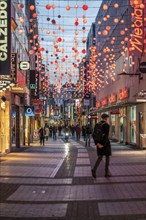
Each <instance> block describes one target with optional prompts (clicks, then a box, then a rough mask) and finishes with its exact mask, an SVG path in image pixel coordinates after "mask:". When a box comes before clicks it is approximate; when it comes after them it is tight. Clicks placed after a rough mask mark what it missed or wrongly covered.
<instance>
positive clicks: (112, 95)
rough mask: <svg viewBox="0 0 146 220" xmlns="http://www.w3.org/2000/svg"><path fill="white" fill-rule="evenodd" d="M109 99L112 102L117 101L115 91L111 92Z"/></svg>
mask: <svg viewBox="0 0 146 220" xmlns="http://www.w3.org/2000/svg"><path fill="white" fill-rule="evenodd" d="M108 101H109V103H110V104H112V103H115V102H116V101H117V95H116V94H114V93H113V94H111V95H110V97H109V99H108Z"/></svg>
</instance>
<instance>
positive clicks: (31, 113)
mask: <svg viewBox="0 0 146 220" xmlns="http://www.w3.org/2000/svg"><path fill="white" fill-rule="evenodd" d="M24 115H25V116H29V117H30V116H35V112H34V107H32V106H25V107H24Z"/></svg>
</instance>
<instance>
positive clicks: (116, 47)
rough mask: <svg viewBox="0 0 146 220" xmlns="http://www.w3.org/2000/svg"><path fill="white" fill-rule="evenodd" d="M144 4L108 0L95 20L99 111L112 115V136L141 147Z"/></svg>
mask: <svg viewBox="0 0 146 220" xmlns="http://www.w3.org/2000/svg"><path fill="white" fill-rule="evenodd" d="M104 4H107V10H103V8H104ZM115 4H118V6H117V7H119V8H120V14H118V10H117V7H116V5H115ZM143 5H146V1H136V2H133V1H114V0H112V1H104V2H103V4H102V5H101V9H100V10H99V13H98V15H97V17H96V22H95V23H96V46H97V50H96V52H97V55H98V57H97V61H98V63H97V66H96V68H97V70H98V74H97V77H98V80H99V79H100V83H98V84H97V93H96V100H97V101H96V109H97V112H98V113H99V115H100V114H102V113H105V112H106V113H108V114H109V115H110V124H111V132H110V137H111V138H112V139H114V140H117V141H119V142H121V143H125V144H133V145H136V146H139V147H145V146H146V141H145V140H146V139H145V134H146V125H145V123H144V121H146V99H145V91H146V74H144V73H142V72H140V68H139V67H140V65H141V64H142V63H143V62H145V60H146V50H145V49H146V47H145V34H146V33H145V25H146V24H145V19H144V18H145V11H146V9H145V8H144V7H143ZM116 12H117V14H116ZM109 15H116V17H114V18H113V17H112V16H111V17H110V18H109ZM101 23H104V24H103V25H100V24H101ZM103 76H104V77H103Z"/></svg>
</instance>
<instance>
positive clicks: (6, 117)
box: [0, 92, 10, 154]
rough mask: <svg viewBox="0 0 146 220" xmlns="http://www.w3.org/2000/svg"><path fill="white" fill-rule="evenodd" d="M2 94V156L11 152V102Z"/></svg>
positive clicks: (0, 108)
mask: <svg viewBox="0 0 146 220" xmlns="http://www.w3.org/2000/svg"><path fill="white" fill-rule="evenodd" d="M7 97H8V95H6V93H5V92H0V154H3V153H8V152H9V151H10V100H8V99H7Z"/></svg>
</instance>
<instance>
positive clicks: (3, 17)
mask: <svg viewBox="0 0 146 220" xmlns="http://www.w3.org/2000/svg"><path fill="white" fill-rule="evenodd" d="M7 7H8V4H7V1H4V0H3V1H0V61H6V60H7V58H8V45H7V39H8V27H7V19H8V13H7Z"/></svg>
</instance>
